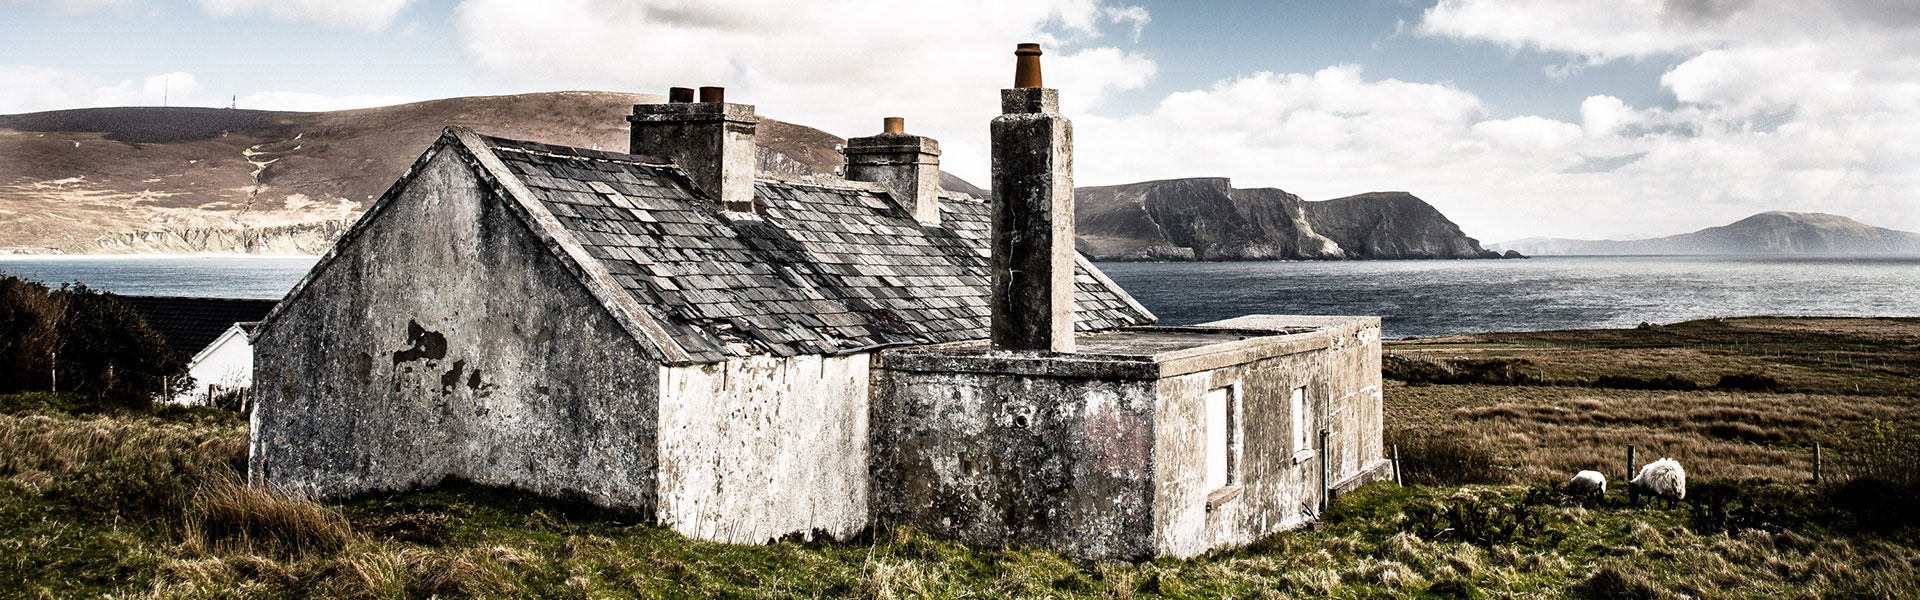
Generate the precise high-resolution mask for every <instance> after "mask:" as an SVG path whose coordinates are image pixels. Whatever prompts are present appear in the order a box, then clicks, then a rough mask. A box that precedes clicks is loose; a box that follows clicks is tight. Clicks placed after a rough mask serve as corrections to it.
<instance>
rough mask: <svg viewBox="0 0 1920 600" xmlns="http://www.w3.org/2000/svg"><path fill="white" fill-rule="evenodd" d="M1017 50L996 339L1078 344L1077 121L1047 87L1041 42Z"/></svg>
mask: <svg viewBox="0 0 1920 600" xmlns="http://www.w3.org/2000/svg"><path fill="white" fill-rule="evenodd" d="M1013 54H1014V56H1016V57H1018V58H1017V59H1016V66H1015V70H1014V88H1013V89H1007V90H1000V113H1001V114H1000V116H999V117H995V118H994V119H993V251H992V255H993V297H992V300H991V303H992V305H991V307H990V308H991V309H992V311H993V325H992V339H993V347H994V349H996V350H1026V351H1051V352H1073V264H1074V252H1073V123H1071V122H1069V121H1067V119H1066V117H1062V116H1060V92H1059V90H1053V89H1048V88H1044V87H1041V84H1040V45H1039V44H1020V46H1019V49H1017V50H1015V51H1014V52H1013Z"/></svg>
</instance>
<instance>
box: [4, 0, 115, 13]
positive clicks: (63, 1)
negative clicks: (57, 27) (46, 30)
mask: <svg viewBox="0 0 1920 600" xmlns="http://www.w3.org/2000/svg"><path fill="white" fill-rule="evenodd" d="M126 3H127V0H0V7H7V6H39V7H41V8H42V9H44V10H47V11H49V12H53V13H56V14H65V15H78V14H86V13H91V12H94V11H96V10H100V9H101V8H105V7H108V6H117V5H122V4H126Z"/></svg>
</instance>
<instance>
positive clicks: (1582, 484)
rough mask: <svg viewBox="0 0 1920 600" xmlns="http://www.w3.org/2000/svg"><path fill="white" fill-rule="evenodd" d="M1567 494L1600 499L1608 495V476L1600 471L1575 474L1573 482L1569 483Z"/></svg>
mask: <svg viewBox="0 0 1920 600" xmlns="http://www.w3.org/2000/svg"><path fill="white" fill-rule="evenodd" d="M1567 493H1568V494H1570V495H1574V496H1583V497H1587V498H1600V497H1603V496H1606V495H1607V476H1606V475H1601V474H1600V472H1599V471H1581V472H1579V473H1575V474H1574V476H1573V480H1572V481H1568V482H1567Z"/></svg>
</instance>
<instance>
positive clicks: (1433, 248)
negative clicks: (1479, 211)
mask: <svg viewBox="0 0 1920 600" xmlns="http://www.w3.org/2000/svg"><path fill="white" fill-rule="evenodd" d="M1076 194H1077V196H1076V198H1075V203H1076V204H1075V207H1074V208H1075V216H1076V217H1077V218H1078V225H1079V233H1080V240H1079V242H1080V243H1079V248H1080V251H1081V252H1083V253H1086V254H1087V256H1088V257H1089V258H1092V259H1095V260H1283V259H1290V260H1310V259H1390V258H1497V257H1498V255H1496V254H1494V253H1493V252H1490V251H1487V250H1484V249H1482V248H1481V247H1480V243H1479V242H1478V241H1476V240H1474V239H1473V238H1470V237H1467V236H1466V235H1465V234H1463V233H1461V232H1460V228H1459V226H1457V225H1454V223H1453V222H1452V221H1449V220H1447V218H1446V216H1445V215H1442V214H1440V211H1438V210H1434V208H1433V207H1432V206H1431V205H1428V204H1427V203H1426V202H1425V201H1422V200H1421V199H1419V198H1417V197H1414V196H1413V195H1412V194H1408V193H1406V192H1376V193H1370V194H1361V195H1358V196H1350V197H1346V198H1339V199H1335V200H1326V201H1321V202H1308V201H1305V200H1301V199H1300V197H1299V196H1295V195H1293V194H1289V193H1287V192H1285V191H1281V190H1278V189H1273V188H1259V189H1237V188H1234V187H1233V186H1232V184H1231V182H1229V181H1228V180H1227V179H1225V178H1218V177H1214V178H1191V179H1168V180H1161V181H1146V182H1141V183H1131V184H1126V185H1114V186H1099V187H1084V188H1079V189H1078V190H1076Z"/></svg>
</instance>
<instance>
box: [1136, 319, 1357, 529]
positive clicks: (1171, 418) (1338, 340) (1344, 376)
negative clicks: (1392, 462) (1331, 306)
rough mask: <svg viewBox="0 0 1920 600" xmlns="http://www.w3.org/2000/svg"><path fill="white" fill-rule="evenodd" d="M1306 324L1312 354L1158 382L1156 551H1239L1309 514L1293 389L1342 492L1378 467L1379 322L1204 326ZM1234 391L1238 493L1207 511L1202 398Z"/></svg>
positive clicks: (1314, 461)
mask: <svg viewBox="0 0 1920 600" xmlns="http://www.w3.org/2000/svg"><path fill="white" fill-rule="evenodd" d="M1301 326H1312V327H1320V328H1321V329H1319V330H1317V331H1314V332H1311V333H1306V334H1301V336H1302V337H1305V338H1307V339H1312V340H1314V345H1315V346H1318V348H1317V349H1313V350H1309V351H1306V352H1301V353H1294V354H1287V355H1282V356H1275V357H1271V358H1266V359H1262V360H1257V361H1251V362H1247V363H1243V364H1237V365H1231V366H1224V367H1221V368H1218V369H1212V370H1207V371H1200V372H1196V373H1190V374H1186V375H1181V376H1177V377H1171V378H1167V379H1163V380H1161V381H1160V382H1159V392H1158V393H1159V395H1160V406H1161V411H1160V413H1159V415H1158V419H1157V429H1158V431H1159V436H1158V438H1157V443H1156V446H1155V453H1154V455H1155V464H1154V466H1155V469H1156V470H1157V472H1158V474H1157V476H1156V478H1157V479H1158V481H1159V482H1160V486H1159V490H1158V494H1157V496H1156V498H1155V512H1156V515H1157V517H1158V518H1157V521H1156V529H1157V531H1158V534H1157V540H1156V549H1157V550H1158V552H1159V553H1161V554H1166V555H1174V556H1193V555H1197V554H1200V553H1203V552H1206V551H1208V550H1211V549H1214V548H1221V547H1230V546H1237V545H1242V544H1246V543H1249V542H1252V541H1254V540H1256V539H1259V538H1260V537H1261V536H1264V535H1267V534H1271V533H1273V532H1276V531H1280V530H1284V529H1289V528H1293V527H1297V526H1300V525H1302V524H1304V523H1306V522H1307V521H1308V520H1309V519H1310V518H1311V515H1314V514H1317V512H1318V510H1319V507H1320V501H1321V495H1320V457H1319V456H1318V453H1319V452H1321V450H1320V449H1318V448H1314V449H1313V450H1311V451H1308V452H1296V451H1295V449H1294V447H1293V440H1294V437H1293V436H1294V430H1293V427H1294V425H1293V423H1294V421H1293V408H1292V403H1293V390H1294V389H1296V388H1300V387H1305V388H1306V392H1307V400H1308V402H1307V404H1308V410H1309V412H1310V415H1309V418H1308V419H1307V420H1306V422H1307V429H1308V431H1307V433H1308V440H1309V441H1310V445H1311V446H1317V445H1318V444H1319V435H1318V434H1319V431H1320V430H1322V429H1325V430H1327V431H1328V433H1329V437H1328V439H1327V442H1326V444H1327V449H1326V452H1327V454H1328V456H1327V458H1328V461H1327V463H1328V470H1329V471H1330V472H1329V474H1328V483H1329V485H1330V486H1332V487H1333V488H1334V489H1336V490H1338V489H1341V488H1342V487H1345V488H1349V489H1350V488H1351V487H1354V486H1357V485H1359V484H1361V483H1365V482H1366V481H1370V480H1372V479H1374V478H1378V477H1379V476H1381V475H1382V474H1383V473H1384V472H1385V471H1384V470H1383V469H1382V467H1383V466H1385V464H1386V463H1385V461H1384V460H1383V456H1382V453H1381V429H1380V426H1381V398H1382V396H1381V393H1380V389H1381V388H1380V329H1379V321H1378V320H1377V319H1371V318H1365V319H1354V318H1344V319H1343V318H1329V317H1284V316H1265V315H1259V316H1249V317H1242V318H1239V319H1232V320H1228V321H1221V322H1217V323H1209V324H1207V325H1205V327H1233V328H1252V329H1273V330H1284V329H1286V328H1288V327H1301ZM1228 386H1232V388H1233V389H1234V394H1235V396H1236V397H1237V400H1238V402H1239V410H1238V411H1237V412H1238V416H1239V417H1240V424H1239V427H1238V433H1239V439H1238V442H1237V443H1236V444H1235V446H1237V450H1238V459H1239V460H1238V461H1237V468H1236V469H1235V471H1237V472H1236V473H1235V475H1234V477H1233V478H1232V481H1231V483H1232V484H1233V485H1238V486H1240V493H1239V495H1238V496H1236V497H1235V498H1233V499H1232V500H1229V501H1227V502H1224V503H1222V504H1221V505H1220V506H1219V507H1218V508H1216V509H1215V510H1212V511H1209V510H1207V496H1208V494H1210V493H1212V492H1214V491H1215V490H1210V489H1203V487H1204V486H1203V485H1202V484H1201V476H1202V473H1203V472H1204V461H1205V457H1206V449H1205V447H1204V444H1205V442H1206V436H1205V429H1204V428H1205V422H1206V421H1205V414H1204V412H1203V411H1204V409H1205V406H1204V397H1205V395H1206V393H1207V391H1209V390H1213V389H1218V388H1221V387H1228Z"/></svg>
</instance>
